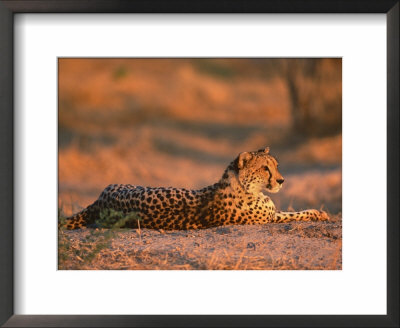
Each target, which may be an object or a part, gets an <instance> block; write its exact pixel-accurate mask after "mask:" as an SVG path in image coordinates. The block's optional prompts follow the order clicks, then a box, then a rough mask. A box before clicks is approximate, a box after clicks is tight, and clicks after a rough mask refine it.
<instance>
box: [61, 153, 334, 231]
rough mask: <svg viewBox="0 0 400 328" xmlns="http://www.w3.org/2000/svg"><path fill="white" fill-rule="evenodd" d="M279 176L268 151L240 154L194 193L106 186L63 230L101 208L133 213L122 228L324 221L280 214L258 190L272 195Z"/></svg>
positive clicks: (91, 221)
mask: <svg viewBox="0 0 400 328" xmlns="http://www.w3.org/2000/svg"><path fill="white" fill-rule="evenodd" d="M283 182H284V178H283V177H282V175H281V174H280V173H279V171H278V162H277V160H276V159H275V158H274V157H273V156H271V155H270V153H269V148H268V147H267V148H265V149H260V150H258V151H252V152H242V153H240V154H239V155H238V156H237V157H236V158H235V159H234V160H233V161H232V162H231V163H230V164H229V166H228V167H227V168H226V170H225V171H224V173H223V175H222V178H221V179H220V180H219V181H218V182H217V183H215V184H213V185H211V186H208V187H205V188H203V189H200V190H188V189H183V188H173V187H167V188H164V187H159V188H154V187H141V186H133V185H129V184H127V185H124V184H112V185H109V186H108V187H106V188H105V189H104V190H103V192H102V193H101V195H100V196H99V198H98V199H97V200H96V201H95V202H94V203H93V204H92V205H89V206H88V207H87V208H85V209H83V210H82V211H80V212H79V213H77V214H75V215H73V216H71V217H68V218H67V219H66V221H65V222H66V223H65V228H66V229H78V228H82V227H85V226H86V227H87V226H89V227H90V226H95V222H96V219H97V218H99V215H100V212H101V211H103V210H115V211H121V212H123V213H124V214H129V213H132V212H134V213H135V214H136V216H135V217H136V219H133V220H131V221H128V222H126V224H125V226H126V227H132V228H137V226H138V225H140V227H141V228H151V229H163V230H182V229H202V228H210V227H216V226H224V225H233V224H265V223H275V222H276V223H279V222H289V221H325V220H329V217H328V215H327V213H326V212H324V211H319V210H315V209H309V210H305V211H300V212H281V211H277V210H276V209H275V205H274V203H273V202H272V200H271V198H270V197H268V196H267V195H265V194H264V193H263V191H266V192H270V193H276V192H278V191H279V190H280V189H281V188H282V184H283Z"/></svg>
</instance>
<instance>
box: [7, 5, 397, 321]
mask: <svg viewBox="0 0 400 328" xmlns="http://www.w3.org/2000/svg"><path fill="white" fill-rule="evenodd" d="M17 13H384V14H386V17H387V315H326V316H324V315H301V316H299V315H291V316H281V315H268V316H264V315H251V316H243V315H238V316H225V315H213V316H203V315H195V316H187V315H182V316H179V315H168V316H166V315H160V316H157V315H150V316H146V315H117V316H101V315H94V316H90V315H35V316H31V315H14V304H13V303H14V297H13V289H14V288H13V287H14V280H13V277H14V270H13V246H14V245H13V242H14V240H13V233H14V231H13V215H14V214H13V213H14V199H15V197H18V195H14V187H13V186H14V169H13V168H14V160H13V154H14V144H13V143H14V135H13V134H14V128H13V124H14V119H13V118H14V111H13V56H14V54H13V29H14V14H17ZM398 90H399V1H398V0H363V1H362V0H271V1H265V0H219V1H218V0H217V1H216V0H201V1H200V0H198V1H194V0H192V1H188V0H169V1H166V0H132V1H129V0H92V1H83V0H81V1H79V0H75V1H74V0H59V1H54V0H38V1H36V0H33V1H32V0H28V1H20V0H8V1H7V0H4V1H3V0H1V1H0V324H2V325H4V326H5V327H142V326H143V327H153V326H154V327H158V326H175V327H198V326H208V327H211V326H213V327H220V326H221V327H222V326H224V327H242V326H245V327H264V326H265V327H336V326H340V327H399V280H398V277H399V203H398V199H399V92H398ZM366 288H367V286H366ZM133 297H134V296H133Z"/></svg>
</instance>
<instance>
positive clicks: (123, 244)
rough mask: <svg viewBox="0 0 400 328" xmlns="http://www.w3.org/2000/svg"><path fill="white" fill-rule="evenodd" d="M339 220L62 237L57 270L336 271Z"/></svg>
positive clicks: (97, 232)
mask: <svg viewBox="0 0 400 328" xmlns="http://www.w3.org/2000/svg"><path fill="white" fill-rule="evenodd" d="M341 240H342V236H341V219H340V217H338V216H337V217H335V218H334V219H333V220H332V221H330V222H319V223H318V222H300V223H299V222H295V223H287V224H283V223H282V224H268V225H261V226H225V227H218V228H211V229H204V230H187V231H168V232H166V231H158V230H149V229H142V230H141V231H140V232H139V230H128V229H122V230H121V229H119V230H110V229H97V230H93V229H83V230H77V231H61V232H60V235H59V244H60V247H59V252H60V253H59V269H61V270H109V269H111V270H132V269H135V270H159V269H161V270H194V269H195V270H276V269H278V270H340V269H341V267H342V263H341V258H342V257H341V251H342V245H341Z"/></svg>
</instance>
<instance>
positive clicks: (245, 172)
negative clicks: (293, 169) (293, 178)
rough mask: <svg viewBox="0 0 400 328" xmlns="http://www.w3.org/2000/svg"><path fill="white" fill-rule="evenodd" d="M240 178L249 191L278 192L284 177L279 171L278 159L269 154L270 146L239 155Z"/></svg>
mask: <svg viewBox="0 0 400 328" xmlns="http://www.w3.org/2000/svg"><path fill="white" fill-rule="evenodd" d="M237 169H238V178H239V182H240V183H241V185H242V186H243V187H244V188H245V190H246V191H247V192H250V193H259V192H261V191H268V192H271V193H276V192H278V191H279V190H280V189H281V188H282V184H283V182H284V179H283V177H282V175H281V174H280V173H279V171H278V162H277V160H276V159H275V158H274V157H272V156H271V155H270V154H269V148H268V147H267V148H265V149H260V150H258V151H255V152H243V153H240V154H239V156H238V157H237Z"/></svg>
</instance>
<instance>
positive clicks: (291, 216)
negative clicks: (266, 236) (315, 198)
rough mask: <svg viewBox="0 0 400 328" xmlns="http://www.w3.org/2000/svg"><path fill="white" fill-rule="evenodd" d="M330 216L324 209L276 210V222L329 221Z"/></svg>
mask: <svg viewBox="0 0 400 328" xmlns="http://www.w3.org/2000/svg"><path fill="white" fill-rule="evenodd" d="M327 220H329V216H328V214H327V213H326V212H324V211H318V210H305V211H300V212H276V213H275V221H274V222H278V223H279V222H290V221H327Z"/></svg>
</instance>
